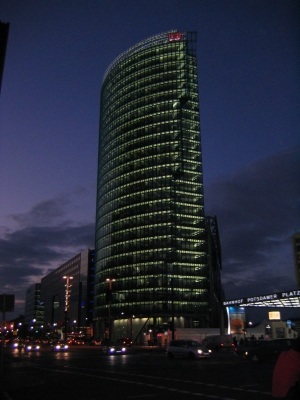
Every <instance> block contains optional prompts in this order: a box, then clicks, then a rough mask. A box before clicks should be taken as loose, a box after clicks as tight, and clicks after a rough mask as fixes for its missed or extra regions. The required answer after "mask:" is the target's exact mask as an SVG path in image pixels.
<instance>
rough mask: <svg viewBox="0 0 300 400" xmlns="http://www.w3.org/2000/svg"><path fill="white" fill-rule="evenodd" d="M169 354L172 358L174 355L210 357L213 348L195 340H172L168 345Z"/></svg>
mask: <svg viewBox="0 0 300 400" xmlns="http://www.w3.org/2000/svg"><path fill="white" fill-rule="evenodd" d="M167 356H168V358H170V359H172V358H174V357H175V358H176V357H186V358H190V359H194V358H208V357H210V356H211V350H209V349H208V348H207V347H205V346H203V345H201V344H200V343H199V342H196V341H195V340H171V341H170V343H169V344H168V347H167Z"/></svg>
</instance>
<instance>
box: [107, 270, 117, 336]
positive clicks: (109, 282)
mask: <svg viewBox="0 0 300 400" xmlns="http://www.w3.org/2000/svg"><path fill="white" fill-rule="evenodd" d="M106 282H108V285H109V286H108V337H109V338H110V339H111V298H112V283H113V282H115V279H110V278H107V279H106Z"/></svg>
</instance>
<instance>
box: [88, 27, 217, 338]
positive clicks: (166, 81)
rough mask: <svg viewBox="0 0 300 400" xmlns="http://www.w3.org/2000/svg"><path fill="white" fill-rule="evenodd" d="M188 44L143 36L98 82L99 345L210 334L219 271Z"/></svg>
mask: <svg viewBox="0 0 300 400" xmlns="http://www.w3.org/2000/svg"><path fill="white" fill-rule="evenodd" d="M196 41H197V34H196V32H185V33H181V32H178V31H170V32H166V33H162V34H159V35H156V36H153V37H150V38H148V39H146V40H144V41H142V42H140V43H138V44H137V45H135V46H133V47H132V48H130V49H129V50H127V51H125V52H124V53H122V54H121V55H120V56H119V57H117V58H116V59H115V60H114V61H113V63H112V64H111V65H110V66H109V68H108V69H107V71H106V73H105V76H104V79H103V83H102V89H101V111H100V133H99V153H98V157H99V158H98V179H97V210H96V243H95V252H96V267H95V271H96V273H95V297H94V322H95V326H96V335H99V336H100V337H103V336H105V335H107V336H109V335H111V336H114V337H118V336H124V335H126V334H127V336H132V337H134V336H136V335H138V334H139V333H140V332H142V330H143V329H144V330H146V328H148V330H150V331H153V330H156V331H157V332H159V331H161V330H164V329H165V328H166V326H168V324H169V326H170V324H171V323H173V325H172V326H173V327H174V326H175V328H176V327H177V328H198V327H209V326H210V327H216V326H218V325H219V313H220V309H219V306H220V305H221V302H222V299H221V297H222V296H221V292H222V291H221V282H220V268H221V265H220V254H219V250H218V249H219V246H218V234H217V223H216V219H215V218H210V217H205V215H204V199H203V177H202V156H201V140H200V117H199V97H198V76H197V75H198V74H197V59H196ZM128 326H129V327H130V328H128ZM149 328H151V329H149ZM144 334H145V333H144Z"/></svg>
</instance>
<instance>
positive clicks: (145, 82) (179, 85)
mask: <svg viewBox="0 0 300 400" xmlns="http://www.w3.org/2000/svg"><path fill="white" fill-rule="evenodd" d="M196 87H197V77H196V75H191V76H183V77H181V76H180V73H174V74H170V73H168V74H163V75H162V74H159V75H150V76H145V77H144V79H142V78H141V79H139V80H135V81H132V83H130V84H127V85H126V83H124V82H120V83H119V84H118V85H116V86H114V88H113V89H112V90H110V91H109V92H108V93H107V94H105V93H103V96H102V99H103V100H105V101H106V102H107V103H108V104H106V106H105V108H104V109H103V112H104V113H105V112H106V111H107V109H108V108H109V106H110V105H112V104H113V103H114V102H115V101H116V97H117V96H121V97H123V96H131V95H135V94H136V95H138V97H139V98H141V97H143V96H147V95H149V94H150V93H153V92H154V91H156V92H166V91H168V90H178V89H181V90H182V89H183V88H188V90H189V91H194V92H196ZM153 89H154V90H153ZM172 97H173V98H174V93H173V94H172ZM117 107H118V103H117V104H114V106H113V109H117Z"/></svg>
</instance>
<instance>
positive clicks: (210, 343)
mask: <svg viewBox="0 0 300 400" xmlns="http://www.w3.org/2000/svg"><path fill="white" fill-rule="evenodd" d="M202 344H203V346H205V347H207V348H208V349H211V350H220V349H227V350H229V349H232V348H233V347H234V344H233V339H232V336H231V335H208V336H206V337H205V338H204V339H203V342H202Z"/></svg>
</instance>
